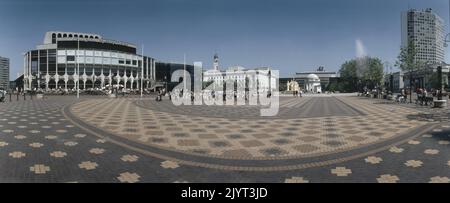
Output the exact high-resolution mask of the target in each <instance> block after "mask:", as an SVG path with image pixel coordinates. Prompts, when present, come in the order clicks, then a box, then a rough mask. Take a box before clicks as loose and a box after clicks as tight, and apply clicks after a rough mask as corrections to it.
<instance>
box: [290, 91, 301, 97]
mask: <svg viewBox="0 0 450 203" xmlns="http://www.w3.org/2000/svg"><path fill="white" fill-rule="evenodd" d="M292 94H293V96H294V97H302V94H303V91H302V90H300V91H298V90H295V91H293V92H292Z"/></svg>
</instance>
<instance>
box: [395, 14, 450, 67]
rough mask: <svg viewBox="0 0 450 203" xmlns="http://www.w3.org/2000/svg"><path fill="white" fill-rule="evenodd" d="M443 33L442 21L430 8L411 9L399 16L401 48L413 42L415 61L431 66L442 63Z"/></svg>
mask: <svg viewBox="0 0 450 203" xmlns="http://www.w3.org/2000/svg"><path fill="white" fill-rule="evenodd" d="M444 32H445V31H444V20H443V19H442V18H440V17H439V16H438V15H437V14H435V13H434V12H433V11H432V9H431V8H428V9H425V10H423V11H418V10H415V9H411V10H408V11H406V12H403V13H402V15H401V35H402V36H401V40H402V47H407V45H408V42H409V41H412V42H414V44H415V47H416V51H417V53H416V56H415V60H418V61H421V62H424V63H431V64H436V63H441V62H443V61H444V56H445V54H444V37H445V34H444Z"/></svg>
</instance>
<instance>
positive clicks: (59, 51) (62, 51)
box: [58, 50, 66, 56]
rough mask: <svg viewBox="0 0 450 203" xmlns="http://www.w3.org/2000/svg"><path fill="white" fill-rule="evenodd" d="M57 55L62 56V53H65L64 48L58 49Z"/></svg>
mask: <svg viewBox="0 0 450 203" xmlns="http://www.w3.org/2000/svg"><path fill="white" fill-rule="evenodd" d="M58 55H59V56H64V55H66V50H58Z"/></svg>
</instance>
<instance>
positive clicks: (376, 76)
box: [362, 57, 383, 89]
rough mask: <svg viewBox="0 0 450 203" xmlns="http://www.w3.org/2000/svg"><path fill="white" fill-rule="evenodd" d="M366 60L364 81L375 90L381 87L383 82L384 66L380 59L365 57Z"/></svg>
mask: <svg viewBox="0 0 450 203" xmlns="http://www.w3.org/2000/svg"><path fill="white" fill-rule="evenodd" d="M365 60H366V63H365V65H366V68H364V72H363V76H362V80H363V81H364V85H365V86H366V87H367V88H369V89H373V88H375V87H379V86H380V85H381V82H382V80H383V64H382V63H381V60H380V59H379V58H370V57H365Z"/></svg>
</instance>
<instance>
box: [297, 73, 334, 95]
mask: <svg viewBox="0 0 450 203" xmlns="http://www.w3.org/2000/svg"><path fill="white" fill-rule="evenodd" d="M293 78H294V80H295V81H297V82H298V84H299V86H300V88H301V89H302V90H304V91H305V92H312V93H322V92H323V91H326V89H323V88H327V87H328V85H329V84H330V83H331V82H336V81H338V80H339V73H337V72H334V71H326V70H325V69H324V68H323V67H319V68H318V69H317V70H316V71H305V72H298V73H296V74H295V76H294V77H293Z"/></svg>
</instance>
